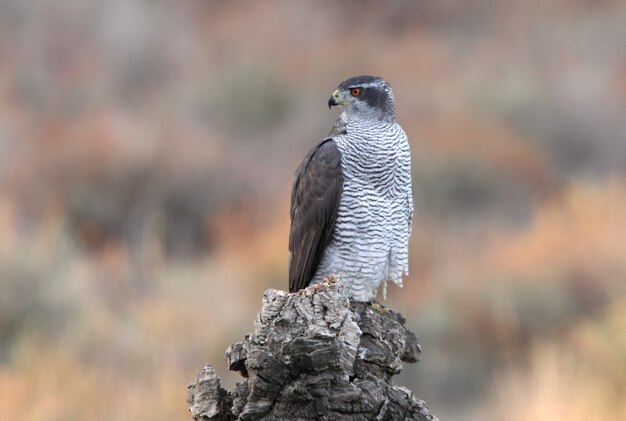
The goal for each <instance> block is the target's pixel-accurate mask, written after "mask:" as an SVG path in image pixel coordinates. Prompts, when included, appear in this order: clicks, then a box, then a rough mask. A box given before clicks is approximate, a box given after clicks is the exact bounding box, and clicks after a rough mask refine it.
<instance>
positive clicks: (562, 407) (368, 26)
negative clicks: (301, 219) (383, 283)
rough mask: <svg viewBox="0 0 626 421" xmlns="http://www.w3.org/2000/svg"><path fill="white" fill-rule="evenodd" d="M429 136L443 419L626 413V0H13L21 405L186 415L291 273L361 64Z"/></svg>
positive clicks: (427, 327) (410, 129)
mask: <svg viewBox="0 0 626 421" xmlns="http://www.w3.org/2000/svg"><path fill="white" fill-rule="evenodd" d="M362 73H366V74H376V75H381V76H383V77H384V78H386V79H387V80H389V81H390V82H391V84H392V86H393V88H394V91H395V97H396V102H397V110H398V120H399V122H400V123H401V124H402V125H403V127H404V129H405V131H406V132H407V134H408V136H409V139H410V143H411V148H412V155H413V173H414V189H415V192H414V195H415V204H416V209H415V211H416V212H415V220H414V233H413V236H412V239H411V244H410V251H411V262H410V267H411V275H410V276H409V277H408V279H406V280H405V287H404V289H398V288H395V287H390V290H389V297H388V299H387V301H386V302H385V305H388V306H390V307H392V308H394V309H396V310H398V311H400V312H402V313H403V314H404V315H406V316H407V319H408V321H407V324H408V326H409V327H410V328H411V329H412V330H414V331H415V332H417V334H418V335H419V336H420V339H421V344H422V347H423V355H422V361H421V362H420V363H419V364H418V365H412V366H407V367H406V368H405V370H404V372H403V374H402V375H401V376H400V377H399V379H398V381H399V382H400V383H401V384H404V385H406V386H408V387H409V388H411V389H412V390H413V391H414V392H415V393H416V395H417V396H419V397H420V398H422V399H424V400H426V402H427V403H428V405H429V407H430V408H431V410H432V411H433V413H435V414H437V415H438V416H439V417H440V418H441V419H444V420H453V419H458V420H467V419H494V420H522V419H523V420H526V419H534V420H557V419H568V420H579V419H580V420H582V419H585V420H608V419H616V420H617V419H626V399H625V396H626V295H625V289H626V3H624V2H621V1H618V0H615V1H612V0H603V1H584V0H575V1H568V0H553V1H541V0H529V1H524V2H519V1H510V2H506V1H505V2H502V1H495V0H480V1H475V2H465V1H460V0H459V1H455V0H439V1H432V2H430V1H408V0H393V1H387V2H378V1H342V2H331V1H316V2H314V1H272V2H270V1H257V2H245V1H230V2H217V1H179V2H165V1H142V0H111V1H106V2H102V1H96V0H81V1H77V0H76V1H46V2H34V1H33V2H26V1H17V0H15V1H7V0H0V419H2V420H79V419H81V420H82V419H90V420H91V419H93V420H96V419H107V420H154V419H159V420H186V419H189V416H188V413H187V409H186V403H185V399H186V385H187V384H188V383H189V382H190V381H191V380H193V379H194V377H195V374H196V371H197V370H198V369H200V368H201V367H202V366H203V365H204V364H205V363H206V362H211V363H212V364H213V365H214V366H215V368H216V370H217V372H218V373H219V374H220V376H221V377H222V378H223V379H224V382H225V386H227V387H232V385H233V384H234V382H235V381H236V380H237V379H236V376H234V375H233V374H231V373H229V372H228V371H227V369H226V366H225V363H223V362H222V361H223V359H222V358H223V352H224V350H225V348H226V347H227V346H228V345H229V344H230V343H232V342H234V341H236V340H239V339H241V338H242V336H243V335H244V334H245V333H246V332H248V331H250V330H251V327H252V322H253V320H254V317H255V314H256V312H257V311H258V309H259V307H260V302H261V296H262V293H263V291H264V290H265V289H266V288H282V289H284V288H286V282H287V281H286V271H287V257H288V256H287V236H288V230H289V216H288V207H289V190H290V187H291V180H292V174H293V172H294V170H295V168H296V166H297V165H298V163H299V161H300V159H301V158H302V156H303V155H304V154H305V153H306V151H307V150H308V148H309V147H311V146H312V145H313V144H314V143H315V142H317V141H318V140H319V139H320V138H321V137H323V136H324V135H325V134H326V133H328V130H329V129H330V126H331V124H332V122H333V121H334V119H335V118H336V115H337V111H336V110H332V111H328V109H327V108H326V101H327V98H328V96H329V94H330V93H331V92H332V91H333V90H334V88H335V86H336V85H337V84H338V83H339V82H340V81H342V80H343V79H345V78H347V77H349V76H352V75H355V74H362Z"/></svg>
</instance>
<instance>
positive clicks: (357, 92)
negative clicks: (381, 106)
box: [350, 88, 361, 96]
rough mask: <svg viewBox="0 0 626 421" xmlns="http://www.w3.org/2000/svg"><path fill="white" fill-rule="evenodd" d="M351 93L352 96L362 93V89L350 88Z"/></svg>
mask: <svg viewBox="0 0 626 421" xmlns="http://www.w3.org/2000/svg"><path fill="white" fill-rule="evenodd" d="M350 93H351V94H352V96H359V95H361V90H360V89H359V88H352V89H350Z"/></svg>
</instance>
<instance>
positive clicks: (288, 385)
mask: <svg viewBox="0 0 626 421" xmlns="http://www.w3.org/2000/svg"><path fill="white" fill-rule="evenodd" d="M342 289H343V287H342V285H341V283H339V282H337V279H336V278H332V277H331V278H329V279H327V280H326V281H324V282H323V283H321V284H319V285H316V286H313V287H309V288H306V289H304V290H302V291H300V292H297V293H294V294H289V293H287V292H284V291H278V290H273V289H270V290H267V291H266V292H265V294H264V296H263V307H262V308H261V311H260V312H259V314H258V315H257V318H256V321H255V324H254V332H253V333H252V334H249V335H246V337H245V339H244V340H243V342H237V343H235V344H233V345H231V346H230V347H229V348H228V350H227V351H226V361H227V363H228V365H229V368H230V370H233V371H238V372H240V373H241V375H242V376H243V377H244V378H245V380H244V381H243V383H238V384H237V385H236V387H235V390H234V391H232V392H229V391H226V390H224V389H223V388H222V387H221V385H220V380H219V377H217V375H216V374H215V372H214V371H213V368H212V367H211V366H208V365H207V366H206V367H205V368H204V369H203V370H202V371H201V372H200V374H199V375H198V378H197V379H196V381H195V382H193V383H192V384H190V385H189V386H188V388H189V398H188V403H189V410H190V411H191V415H192V417H193V419H194V420H197V421H200V420H202V421H205V420H235V419H239V420H436V418H435V417H434V416H433V415H431V414H430V412H429V411H428V409H427V408H426V405H425V404H424V402H423V401H421V400H419V399H416V398H415V397H414V396H413V393H412V392H411V391H410V390H408V389H407V388H405V387H401V386H396V385H394V384H393V382H392V381H391V379H392V377H393V375H394V374H397V373H399V372H400V370H401V369H402V363H403V362H411V363H412V362H417V360H418V358H419V354H420V346H419V344H418V342H417V337H416V336H415V334H413V333H412V332H410V331H409V330H407V329H406V328H405V326H404V322H405V320H404V318H403V317H402V315H401V314H399V313H396V312H394V311H392V310H389V309H387V308H385V307H383V306H381V305H380V304H377V303H373V304H370V303H360V302H352V303H351V302H350V301H349V300H348V299H347V298H346V297H345V296H344V295H343V291H342Z"/></svg>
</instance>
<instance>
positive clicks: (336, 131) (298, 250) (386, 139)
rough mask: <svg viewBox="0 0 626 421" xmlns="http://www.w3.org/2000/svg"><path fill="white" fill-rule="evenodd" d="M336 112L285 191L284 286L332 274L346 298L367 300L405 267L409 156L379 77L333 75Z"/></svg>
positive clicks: (303, 284) (304, 283) (300, 284)
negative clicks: (286, 245)
mask: <svg viewBox="0 0 626 421" xmlns="http://www.w3.org/2000/svg"><path fill="white" fill-rule="evenodd" d="M333 105H341V106H342V107H343V112H342V113H341V115H340V116H339V118H338V119H337V121H336V122H335V124H334V125H333V128H332V130H331V131H330V134H329V135H328V137H326V138H325V139H324V140H322V141H321V142H320V143H318V144H317V145H316V146H315V147H313V149H311V150H310V151H309V153H308V154H307V155H306V156H305V158H304V160H303V161H302V163H301V164H300V167H299V168H298V170H297V171H296V175H295V180H294V183H293V188H292V191H291V231H290V233H289V252H290V257H289V291H291V292H295V291H298V290H300V289H302V288H305V287H307V286H308V285H311V284H316V283H318V282H321V281H322V280H324V278H326V277H327V276H329V275H331V274H337V275H339V278H340V280H341V282H343V283H344V284H345V285H346V287H347V288H346V290H347V291H348V294H349V296H350V298H351V299H353V300H357V301H371V300H372V299H373V298H374V297H375V296H376V292H377V291H378V287H379V286H380V285H381V284H382V285H383V288H384V290H385V291H386V282H387V281H391V282H394V283H396V284H398V285H400V286H402V274H403V273H404V274H407V275H408V269H409V267H408V266H409V265H408V242H409V235H410V232H411V217H412V214H413V195H412V192H411V156H410V151H409V143H408V141H407V138H406V134H405V133H404V130H402V128H401V127H400V126H399V125H398V123H396V115H395V109H394V102H393V94H392V92H391V87H390V86H389V84H388V83H387V82H386V81H384V80H383V79H381V78H379V77H374V76H356V77H353V78H350V79H348V80H346V81H344V82H341V83H340V84H339V86H338V87H337V90H335V92H333V94H332V96H331V97H330V99H329V100H328V107H329V108H330V107H331V106H333Z"/></svg>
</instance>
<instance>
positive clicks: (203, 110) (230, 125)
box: [196, 66, 307, 135]
mask: <svg viewBox="0 0 626 421" xmlns="http://www.w3.org/2000/svg"><path fill="white" fill-rule="evenodd" d="M221 77H222V80H212V81H211V82H212V83H211V85H209V86H206V87H205V88H204V90H201V93H202V95H201V96H200V97H198V102H197V106H196V107H197V110H198V112H199V115H200V116H201V118H202V119H205V120H207V121H210V122H211V123H212V124H213V125H214V126H216V127H219V128H221V129H224V130H228V131H231V132H233V133H235V134H239V135H250V134H254V133H258V132H259V131H266V130H269V129H271V128H273V127H275V126H276V125H278V124H279V123H280V122H281V121H282V120H284V119H285V118H287V114H288V112H289V109H290V106H291V104H292V97H293V96H294V95H293V94H292V92H291V89H296V88H293V87H292V86H290V85H289V84H288V83H286V82H285V81H281V80H280V79H279V78H278V75H275V74H274V73H272V72H269V71H266V70H263V69H262V68H259V67H253V66H243V67H240V68H239V69H236V70H234V71H232V72H230V73H228V74H225V75H222V76H221ZM297 93H298V94H302V95H306V94H307V92H306V91H301V90H298V92H297Z"/></svg>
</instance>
